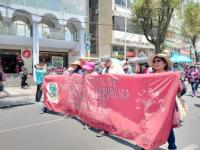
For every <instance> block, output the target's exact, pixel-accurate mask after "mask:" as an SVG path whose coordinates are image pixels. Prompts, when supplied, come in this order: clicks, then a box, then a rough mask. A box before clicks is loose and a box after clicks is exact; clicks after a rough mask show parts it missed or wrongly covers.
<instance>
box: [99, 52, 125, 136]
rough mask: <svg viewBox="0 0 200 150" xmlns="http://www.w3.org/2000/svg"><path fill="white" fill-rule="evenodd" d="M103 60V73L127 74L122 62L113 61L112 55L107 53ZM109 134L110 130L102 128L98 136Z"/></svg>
mask: <svg viewBox="0 0 200 150" xmlns="http://www.w3.org/2000/svg"><path fill="white" fill-rule="evenodd" d="M101 62H102V65H103V67H104V69H103V71H102V74H125V72H124V70H123V68H122V66H121V65H120V64H117V63H114V62H112V59H111V57H109V56H107V55H106V56H104V57H103V58H102V59H101ZM108 134H109V132H108V131H105V130H102V131H100V132H99V133H98V134H97V135H96V136H97V137H102V136H104V135H108Z"/></svg>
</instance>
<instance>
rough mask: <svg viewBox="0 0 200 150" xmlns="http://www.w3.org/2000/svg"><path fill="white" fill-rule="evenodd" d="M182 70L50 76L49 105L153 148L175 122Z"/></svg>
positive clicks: (46, 90)
mask: <svg viewBox="0 0 200 150" xmlns="http://www.w3.org/2000/svg"><path fill="white" fill-rule="evenodd" d="M178 84H179V74H177V73H172V72H170V73H160V74H144V75H133V76H128V75H111V74H107V75H76V74H74V75H72V76H67V75H65V76H46V77H45V81H44V98H45V105H46V107H47V108H48V109H50V110H51V111H55V112H60V113H64V114H71V115H75V116H78V117H79V118H80V119H81V120H82V121H84V122H85V123H87V124H89V125H90V126H92V127H94V128H98V129H103V130H106V131H108V132H110V133H112V134H115V135H118V136H120V137H124V138H127V139H130V140H133V141H135V142H136V143H137V144H138V145H139V146H141V147H143V148H145V149H148V150H153V149H155V148H157V147H159V146H160V145H162V144H164V143H165V142H166V140H167V138H168V135H169V131H170V129H171V126H172V118H173V111H174V109H173V108H174V106H175V97H176V93H177V89H178Z"/></svg>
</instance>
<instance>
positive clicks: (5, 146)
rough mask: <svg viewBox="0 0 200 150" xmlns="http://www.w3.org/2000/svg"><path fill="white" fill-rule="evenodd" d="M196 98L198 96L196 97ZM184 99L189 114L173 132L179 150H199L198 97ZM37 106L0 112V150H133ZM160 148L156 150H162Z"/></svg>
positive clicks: (127, 144) (134, 148)
mask: <svg viewBox="0 0 200 150" xmlns="http://www.w3.org/2000/svg"><path fill="white" fill-rule="evenodd" d="M199 95H200V93H199ZM184 99H186V101H187V104H188V107H189V113H188V116H187V117H186V118H185V119H184V123H183V126H182V127H181V128H179V129H176V130H175V132H176V137H177V145H178V147H179V148H178V149H179V150H200V129H199V128H200V126H199V125H200V97H198V98H191V97H190V96H189V95H186V96H185V97H184ZM40 108H41V106H39V105H26V106H20V107H13V108H10V109H0V150H137V149H138V147H137V146H135V145H134V143H133V142H131V141H128V140H124V139H120V138H117V137H114V136H110V137H102V138H97V137H96V132H95V131H91V130H84V129H83V126H82V124H81V123H80V122H79V121H77V120H75V119H72V118H65V117H63V116H59V115H55V114H39V112H40ZM166 147H167V145H163V146H162V147H161V148H160V150H164V149H166Z"/></svg>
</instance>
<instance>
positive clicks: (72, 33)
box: [65, 23, 78, 41]
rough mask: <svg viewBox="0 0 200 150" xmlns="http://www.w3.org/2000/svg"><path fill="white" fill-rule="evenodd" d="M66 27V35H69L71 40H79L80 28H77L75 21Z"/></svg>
mask: <svg viewBox="0 0 200 150" xmlns="http://www.w3.org/2000/svg"><path fill="white" fill-rule="evenodd" d="M66 28H67V29H66V33H65V34H66V35H65V36H68V39H69V38H70V39H71V41H78V30H77V29H76V26H75V25H74V24H73V23H68V24H67V27H66ZM69 32H70V35H69ZM65 38H66V37H65Z"/></svg>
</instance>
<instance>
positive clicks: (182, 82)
mask: <svg viewBox="0 0 200 150" xmlns="http://www.w3.org/2000/svg"><path fill="white" fill-rule="evenodd" d="M179 88H180V90H179V91H180V92H179V95H180V97H181V96H183V95H184V94H185V93H186V92H187V87H186V85H185V82H184V81H182V80H181V81H180V85H179Z"/></svg>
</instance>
